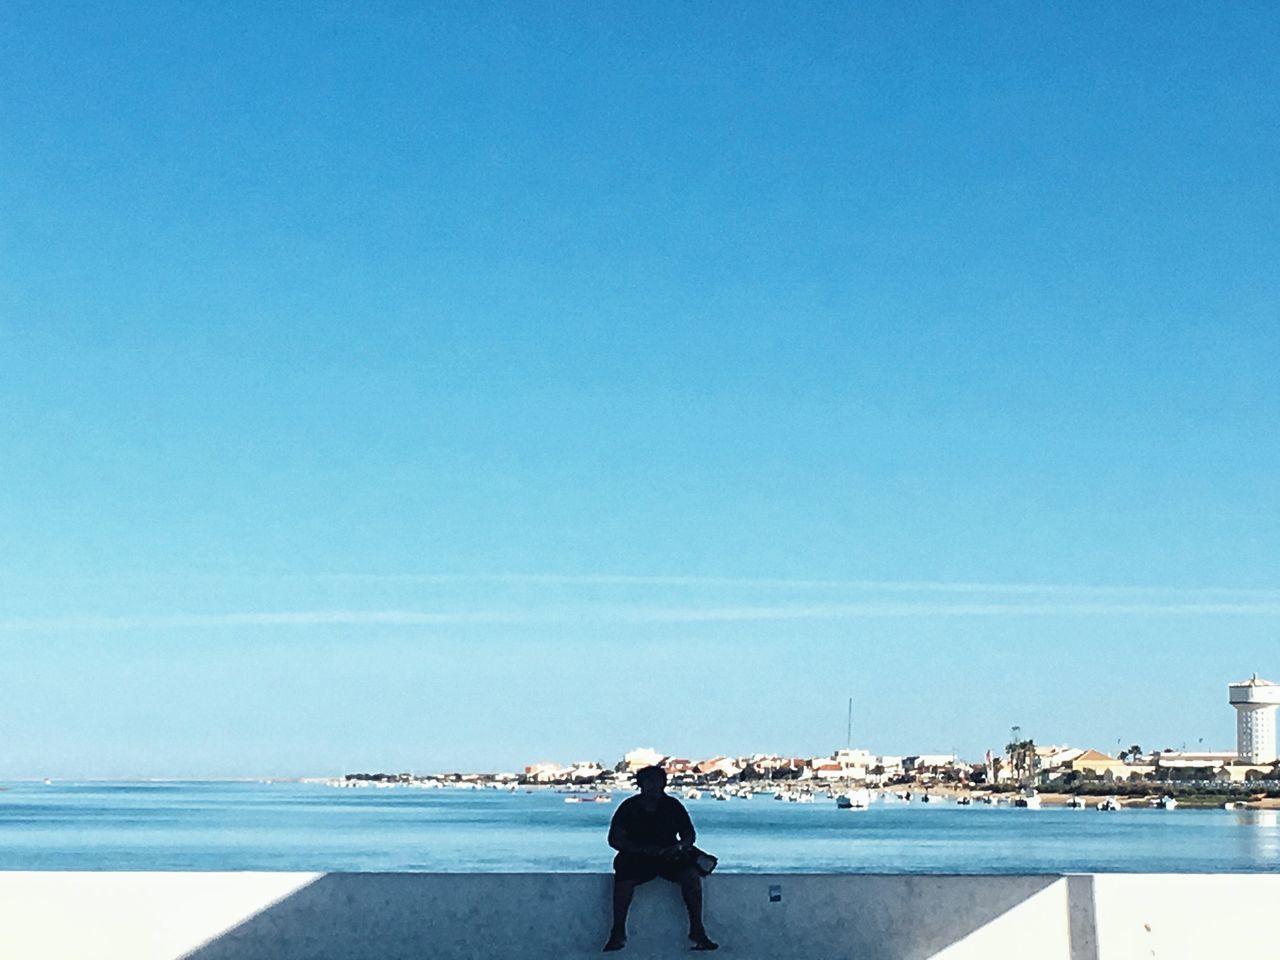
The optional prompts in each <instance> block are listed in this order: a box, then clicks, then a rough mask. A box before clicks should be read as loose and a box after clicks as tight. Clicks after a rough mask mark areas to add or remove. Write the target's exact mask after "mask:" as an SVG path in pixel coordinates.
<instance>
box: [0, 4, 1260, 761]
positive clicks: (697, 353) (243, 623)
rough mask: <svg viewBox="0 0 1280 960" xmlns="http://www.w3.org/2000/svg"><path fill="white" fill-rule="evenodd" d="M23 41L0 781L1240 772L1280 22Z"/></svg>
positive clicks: (5, 38)
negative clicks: (594, 763) (640, 751)
mask: <svg viewBox="0 0 1280 960" xmlns="http://www.w3.org/2000/svg"><path fill="white" fill-rule="evenodd" d="M375 6H376V7H377V10H376V11H375V10H371V9H370V5H368V4H361V3H351V4H347V3H336V2H335V3H296V4H285V3H282V4H250V3H219V4H205V5H197V4H181V3H174V4H166V3H136V4H115V3H101V4H95V3H84V4H64V5H55V6H53V7H51V6H49V5H47V4H44V3H26V2H21V0H10V2H8V3H5V4H4V6H3V9H2V10H0V85H2V88H3V91H4V93H3V96H2V97H0V777H29V776H59V777H80V776H233V775H258V774H276V775H294V774H327V773H340V772H344V771H349V770H357V769H396V770H399V769H412V770H417V771H427V770H436V769H451V768H459V767H465V768H487V769H501V768H507V769H510V768H514V767H517V766H519V765H522V764H524V763H527V762H532V761H536V760H543V759H551V760H562V761H569V760H574V759H600V760H604V761H606V762H612V761H613V760H615V759H616V758H617V757H618V756H619V755H620V754H621V753H622V752H623V751H624V750H626V749H629V748H631V747H634V746H637V745H645V746H654V747H656V748H658V749H660V750H663V751H666V752H670V753H676V754H681V755H695V756H696V755H709V754H714V753H720V752H725V753H740V752H748V751H753V750H771V751H779V752H784V753H793V754H800V755H806V754H819V753H826V752H829V751H831V750H832V749H834V748H836V747H838V746H843V745H844V739H845V704H846V699H847V698H848V697H853V698H854V741H855V744H856V745H861V746H865V747H867V748H869V749H872V750H874V751H877V752H895V753H896V752H911V751H925V750H927V751H949V750H951V749H953V748H955V749H958V750H960V751H961V752H962V753H965V754H967V755H970V756H978V755H980V754H981V752H982V751H983V750H985V749H987V748H988V747H994V748H999V747H1000V746H1001V745H1002V744H1003V743H1005V741H1006V740H1007V738H1008V733H1009V727H1010V726H1011V725H1013V724H1020V725H1021V727H1022V729H1023V731H1024V733H1025V734H1028V735H1030V736H1033V737H1034V738H1035V739H1036V740H1037V741H1038V742H1063V741H1067V742H1071V743H1074V744H1077V745H1080V746H1094V747H1098V748H1100V749H1104V750H1106V749H1111V750H1114V749H1115V746H1116V741H1122V742H1123V744H1124V745H1125V746H1128V745H1129V744H1130V743H1135V742H1136V743H1140V744H1142V745H1144V746H1146V747H1164V746H1175V747H1176V746H1179V745H1181V744H1182V743H1184V742H1185V743H1187V744H1188V745H1189V746H1195V745H1197V744H1199V743H1200V742H1201V740H1203V743H1204V746H1205V747H1210V746H1213V747H1217V748H1231V747H1232V746H1233V743H1234V720H1233V714H1232V712H1231V709H1230V708H1229V707H1228V706H1227V703H1226V684H1227V682H1228V681H1230V680H1233V679H1239V678H1240V677H1242V676H1246V675H1248V674H1249V673H1251V672H1253V671H1255V670H1257V671H1258V672H1260V673H1261V674H1263V675H1264V676H1271V677H1273V678H1276V679H1280V430H1278V429H1277V424H1280V376H1278V375H1277V371H1280V322H1278V321H1280V307H1278V304H1280V266H1278V265H1280V200H1278V199H1277V198H1278V197H1280V191H1278V189H1277V188H1278V187H1280V183H1277V180H1278V179H1280V162H1277V158H1280V97H1277V95H1276V91H1277V90H1280V59H1278V58H1277V57H1276V56H1275V51H1276V49H1277V48H1278V47H1280V14H1277V12H1276V10H1275V7H1274V5H1272V4H1269V3H1258V4H1249V3H1233V4H1229V5H1224V4H1216V5H1206V4H1190V3H1188V4H1154V3H1153V4H1124V5H1116V4H1102V3H1085V4H1059V5H1054V4H1038V5H1035V6H1034V7H1028V6H1027V5H1025V4H1012V5H1009V6H1004V7H1002V6H999V5H996V4H985V3H984V4H974V5H971V6H970V7H968V8H965V7H964V6H963V5H956V4H951V3H946V4H942V3H939V4H911V5H901V4H865V5H861V6H859V5H854V4H832V5H829V6H828V5H820V4H812V5H803V4H781V5H779V4H750V3H745V4H734V5H732V6H731V7H730V6H724V5H721V6H718V7H717V6H707V5H698V4H684V5H675V4H671V5H668V4H661V3H644V4H626V5H623V4H611V3H596V2H591V3H581V4H571V3H563V2H558V3H554V4H552V3H547V4H510V5H494V6H486V5H483V4H479V3H474V4H440V5H436V6H434V7H431V6H428V5H424V4H403V5H398V4H392V3H387V4H379V5H375Z"/></svg>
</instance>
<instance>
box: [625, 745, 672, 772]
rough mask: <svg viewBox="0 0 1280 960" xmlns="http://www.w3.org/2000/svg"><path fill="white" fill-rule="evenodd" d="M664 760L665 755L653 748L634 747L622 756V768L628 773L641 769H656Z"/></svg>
mask: <svg viewBox="0 0 1280 960" xmlns="http://www.w3.org/2000/svg"><path fill="white" fill-rule="evenodd" d="M666 758H667V755H666V754H665V753H659V752H658V751H657V750H655V749H653V747H636V748H635V749H634V750H632V751H631V752H630V753H627V754H624V755H623V757H622V767H623V769H624V770H626V771H627V772H628V773H635V772H636V771H637V770H639V769H641V768H642V767H656V766H658V764H660V763H662V761H663V760H665V759H666Z"/></svg>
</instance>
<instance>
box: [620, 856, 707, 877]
mask: <svg viewBox="0 0 1280 960" xmlns="http://www.w3.org/2000/svg"><path fill="white" fill-rule="evenodd" d="M688 872H689V861H688V860H686V859H680V860H664V859H663V858H662V857H651V856H649V855H647V854H644V853H619V854H618V855H617V856H615V857H614V858H613V873H614V876H616V877H617V878H618V879H619V880H631V881H633V882H635V883H648V882H649V881H650V880H652V879H653V878H654V877H661V878H662V879H663V880H670V881H671V882H672V883H679V882H680V881H681V880H682V879H684V876H685V874H686V873H688Z"/></svg>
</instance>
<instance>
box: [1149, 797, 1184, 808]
mask: <svg viewBox="0 0 1280 960" xmlns="http://www.w3.org/2000/svg"><path fill="white" fill-rule="evenodd" d="M1151 806H1153V807H1155V808H1156V809H1157V810H1174V809H1176V808H1177V806H1178V801H1177V800H1175V799H1174V798H1173V797H1170V796H1168V795H1166V796H1163V797H1161V798H1160V799H1158V800H1152V801H1151Z"/></svg>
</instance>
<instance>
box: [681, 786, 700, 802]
mask: <svg viewBox="0 0 1280 960" xmlns="http://www.w3.org/2000/svg"><path fill="white" fill-rule="evenodd" d="M684 798H685V799H686V800H701V799H702V791H701V790H698V789H696V788H694V787H690V788H689V789H688V790H686V791H685V792H684Z"/></svg>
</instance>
